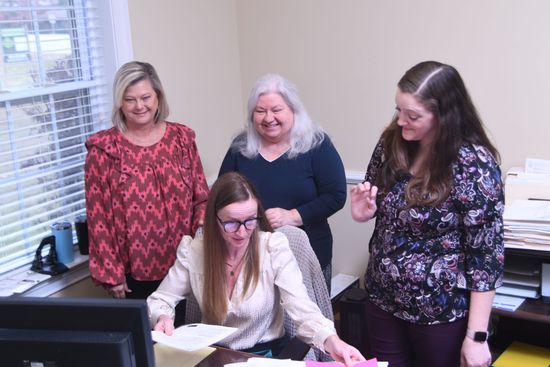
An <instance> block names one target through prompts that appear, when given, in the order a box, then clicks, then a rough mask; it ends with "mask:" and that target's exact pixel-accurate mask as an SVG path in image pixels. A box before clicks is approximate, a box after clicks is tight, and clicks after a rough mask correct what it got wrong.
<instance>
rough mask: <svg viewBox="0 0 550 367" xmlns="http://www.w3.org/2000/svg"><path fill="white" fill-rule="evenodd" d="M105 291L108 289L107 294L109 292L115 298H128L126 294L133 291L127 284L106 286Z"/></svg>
mask: <svg viewBox="0 0 550 367" xmlns="http://www.w3.org/2000/svg"><path fill="white" fill-rule="evenodd" d="M105 289H107V292H109V294H110V295H111V296H112V297H113V298H126V293H127V292H128V293H130V292H132V290H131V289H130V288H128V285H127V284H126V282H124V283H121V284H117V285H113V286H105Z"/></svg>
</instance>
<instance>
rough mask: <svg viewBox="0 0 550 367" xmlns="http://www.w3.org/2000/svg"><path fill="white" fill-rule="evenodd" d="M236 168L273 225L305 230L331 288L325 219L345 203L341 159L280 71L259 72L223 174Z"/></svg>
mask: <svg viewBox="0 0 550 367" xmlns="http://www.w3.org/2000/svg"><path fill="white" fill-rule="evenodd" d="M228 171H237V172H241V173H242V174H244V175H245V176H246V177H247V178H248V179H249V180H250V181H252V183H253V184H254V186H255V187H256V188H257V189H258V191H259V195H260V198H261V201H262V204H263V206H264V207H265V208H266V209H267V210H266V215H267V219H268V220H269V222H270V224H271V226H273V227H274V228H277V227H280V226H283V225H287V224H288V225H294V226H299V227H301V228H303V229H304V230H305V232H306V233H307V235H308V237H309V240H310V242H311V246H312V247H313V250H314V251H315V254H316V255H317V258H318V259H319V263H320V264H321V268H322V269H323V273H324V275H325V278H326V281H327V286H328V288H329V289H330V279H331V273H332V270H331V260H332V233H331V230H330V227H329V224H328V220H327V218H328V217H330V216H331V215H332V214H334V213H335V212H337V211H338V210H340V209H341V208H342V207H343V206H344V204H345V202H346V177H345V172H344V165H343V164H342V160H341V159H340V156H339V154H338V152H337V151H336V149H335V148H334V146H333V145H332V142H331V141H330V139H329V138H328V136H327V135H326V134H325V133H324V131H323V129H322V128H321V127H320V126H318V125H317V124H315V123H314V122H313V121H312V120H311V118H310V117H309V115H308V114H307V112H306V110H305V108H304V106H303V105H302V103H301V101H300V99H299V97H298V92H297V90H296V87H295V86H294V85H293V84H291V83H290V82H289V81H288V80H286V79H285V78H283V77H282V76H280V75H276V74H268V75H265V76H263V77H261V78H260V79H259V80H258V81H257V82H256V84H255V86H254V88H253V89H252V91H251V93H250V96H249V98H248V123H247V125H246V128H245V129H244V130H243V131H242V132H241V133H240V134H239V135H238V136H237V137H236V138H235V139H234V140H233V142H232V144H231V147H230V148H229V150H228V152H227V154H226V156H225V158H224V160H223V163H222V165H221V168H220V172H219V174H220V175H221V174H223V173H225V172H228Z"/></svg>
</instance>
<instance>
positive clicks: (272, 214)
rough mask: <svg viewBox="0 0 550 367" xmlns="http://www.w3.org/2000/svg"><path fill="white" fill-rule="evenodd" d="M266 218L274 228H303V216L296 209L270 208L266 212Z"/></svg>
mask: <svg viewBox="0 0 550 367" xmlns="http://www.w3.org/2000/svg"><path fill="white" fill-rule="evenodd" d="M265 216H266V218H267V220H268V222H269V224H271V227H273V228H279V227H282V226H284V225H287V224H288V225H291V226H301V225H302V224H303V223H302V216H301V215H300V213H299V212H298V211H297V210H296V209H290V210H286V209H283V208H270V209H267V210H266V211H265Z"/></svg>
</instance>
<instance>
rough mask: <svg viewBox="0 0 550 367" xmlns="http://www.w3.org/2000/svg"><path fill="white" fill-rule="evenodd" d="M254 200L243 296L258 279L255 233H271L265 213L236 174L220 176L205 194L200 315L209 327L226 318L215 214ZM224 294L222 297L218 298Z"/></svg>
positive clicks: (221, 251)
mask: <svg viewBox="0 0 550 367" xmlns="http://www.w3.org/2000/svg"><path fill="white" fill-rule="evenodd" d="M249 199H254V200H255V201H256V202H257V203H258V213H257V216H258V217H259V218H260V219H259V225H258V226H257V227H256V228H255V229H254V230H253V231H252V234H251V236H250V242H249V244H248V248H247V250H246V253H245V255H244V257H245V259H244V262H243V268H242V271H244V284H245V285H244V290H243V297H246V295H247V293H248V292H251V293H252V292H254V289H255V288H256V285H257V284H258V279H259V276H260V255H259V250H258V241H259V231H260V230H262V231H269V232H271V231H272V228H271V226H270V225H269V222H268V221H267V219H266V218H265V212H264V210H263V208H262V205H261V203H260V201H259V198H258V194H257V192H256V190H255V189H254V187H253V185H252V184H251V183H250V182H249V181H248V180H247V179H246V178H245V177H244V176H243V175H241V174H240V173H237V172H228V173H226V174H224V175H222V176H220V177H219V178H218V179H217V180H216V182H215V183H214V185H213V186H212V190H210V193H209V195H208V202H207V204H206V214H205V219H204V290H203V294H204V296H203V309H202V314H203V317H204V318H205V320H206V321H207V322H208V323H211V324H222V323H223V321H224V320H225V318H226V316H227V306H228V305H227V300H228V298H229V297H228V296H227V278H226V273H225V263H226V261H227V260H226V258H225V252H224V246H225V245H224V239H223V235H222V231H223V228H222V226H221V225H220V224H219V222H218V219H217V215H218V212H219V211H220V210H221V209H222V208H224V207H226V206H228V205H229V204H233V203H238V202H244V201H247V200H249ZM221 295H225V296H221Z"/></svg>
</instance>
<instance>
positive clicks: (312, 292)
mask: <svg viewBox="0 0 550 367" xmlns="http://www.w3.org/2000/svg"><path fill="white" fill-rule="evenodd" d="M277 231H278V232H282V233H283V234H284V235H285V236H286V237H287V238H288V243H289V245H290V250H291V251H292V253H293V254H294V257H295V258H296V261H297V262H298V267H299V268H300V271H301V272H302V280H303V283H304V285H305V286H306V289H307V293H308V295H309V298H310V299H311V300H312V301H313V302H314V303H316V304H317V306H319V308H320V309H321V312H322V313H323V316H325V317H326V318H327V319H329V320H332V321H334V314H333V311H332V303H331V301H330V295H329V293H328V289H327V284H326V282H325V277H324V275H323V271H322V270H321V265H320V264H319V260H317V256H316V255H315V252H313V248H312V247H311V244H310V243H309V238H308V236H307V234H306V232H304V231H303V230H301V229H300V228H298V227H294V226H282V227H279V228H277ZM285 331H286V333H287V334H288V335H289V336H291V337H293V336H295V335H296V331H297V327H296V324H295V323H294V321H292V319H291V318H290V317H289V316H288V315H287V314H286V313H285ZM305 359H309V360H318V361H331V360H332V358H330V357H329V356H328V355H327V354H325V353H324V352H322V351H320V350H317V349H313V348H312V350H310V351H309V352H308V354H307V355H306V357H305Z"/></svg>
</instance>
